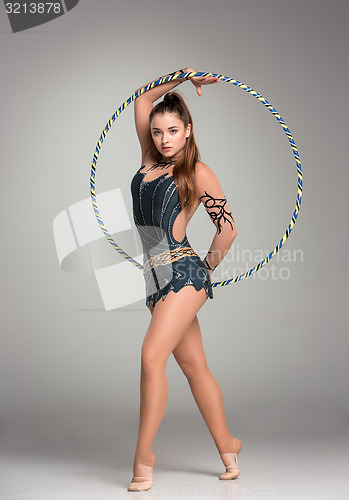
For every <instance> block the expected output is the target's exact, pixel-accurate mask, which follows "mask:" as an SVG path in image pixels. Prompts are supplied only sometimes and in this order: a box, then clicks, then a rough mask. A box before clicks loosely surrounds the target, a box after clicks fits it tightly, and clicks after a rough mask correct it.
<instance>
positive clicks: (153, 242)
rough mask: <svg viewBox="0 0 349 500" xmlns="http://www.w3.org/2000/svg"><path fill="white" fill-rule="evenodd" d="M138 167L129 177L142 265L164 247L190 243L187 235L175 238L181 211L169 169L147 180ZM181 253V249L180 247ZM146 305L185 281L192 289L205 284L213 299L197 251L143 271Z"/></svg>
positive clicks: (205, 272)
mask: <svg viewBox="0 0 349 500" xmlns="http://www.w3.org/2000/svg"><path fill="white" fill-rule="evenodd" d="M142 168H143V167H140V168H139V169H138V171H137V172H136V174H135V175H134V177H133V178H132V181H131V194H132V200H133V219H134V222H135V225H136V227H137V230H138V233H139V235H140V238H141V241H142V246H143V265H144V263H145V262H146V261H147V260H148V259H150V257H154V256H156V255H158V254H160V253H163V252H165V251H167V250H177V251H178V250H179V251H181V250H180V249H182V248H186V247H190V248H191V245H190V243H189V241H188V238H187V235H186V234H185V236H184V238H183V240H182V241H177V240H175V238H174V236H173V225H174V222H175V220H176V217H177V216H178V214H179V213H180V212H181V206H180V203H179V195H178V191H177V188H176V185H175V183H174V180H173V176H172V175H169V172H166V173H164V174H161V175H159V176H158V177H156V178H155V179H152V180H150V181H144V180H143V178H144V176H145V175H146V173H145V172H141V171H140V170H141V169H142ZM181 252H182V253H185V250H182V251H181ZM144 279H145V289H146V306H147V307H148V308H149V305H150V302H151V303H152V304H153V306H155V304H156V302H157V301H158V300H159V299H160V298H161V297H162V300H164V299H165V297H166V296H167V294H168V293H169V292H170V291H171V290H174V291H175V292H178V291H179V290H181V289H182V288H183V287H184V286H186V285H192V286H194V287H195V289H196V290H200V289H201V288H205V291H206V293H207V296H208V297H209V298H210V299H213V292H212V285H211V280H210V276H209V274H208V271H207V268H206V266H205V264H204V263H203V261H202V260H201V259H200V257H199V256H198V255H196V254H195V255H185V256H184V257H181V258H179V259H178V260H175V261H173V262H170V263H169V264H166V265H158V266H157V267H155V268H151V269H149V270H148V271H147V272H145V274H144Z"/></svg>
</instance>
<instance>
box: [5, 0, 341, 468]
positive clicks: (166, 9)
mask: <svg viewBox="0 0 349 500" xmlns="http://www.w3.org/2000/svg"><path fill="white" fill-rule="evenodd" d="M259 7H262V8H259ZM0 13H1V16H0V22H1V24H0V37H1V43H0V53H1V80H0V85H1V91H2V92H1V95H2V98H1V101H2V104H1V109H2V112H1V138H2V153H1V172H2V221H3V223H2V227H3V237H2V245H1V251H2V300H1V309H2V321H1V382H0V384H1V385H0V390H1V393H0V397H1V409H0V439H1V441H2V449H3V450H4V451H5V452H8V453H15V452H18V453H20V452H21V451H22V452H23V453H24V452H25V451H29V450H40V449H44V450H48V452H49V451H50V450H51V452H52V453H53V452H54V453H59V452H60V451H61V452H62V454H64V449H65V447H66V445H67V443H69V442H70V443H71V442H74V443H78V444H79V443H80V445H81V446H82V447H83V446H84V445H83V444H82V443H85V444H86V443H88V444H93V450H94V453H100V454H101V456H102V455H103V453H104V452H103V450H105V447H108V446H110V449H111V448H113V449H114V453H115V456H116V457H118V456H119V453H120V454H121V453H123V454H124V456H125V455H127V457H128V459H130V457H132V453H133V450H134V446H135V443H136V431H137V424H138V409H139V376H140V350H141V345H142V340H143V337H144V335H145V333H146V330H147V326H148V324H149V321H150V313H149V311H148V310H147V309H146V307H145V303H144V298H141V299H139V300H137V301H136V302H133V303H130V304H127V305H125V306H123V307H116V308H114V309H111V310H109V311H106V310H105V308H104V304H103V301H102V297H101V293H100V290H99V288H98V285H97V282H96V277H95V276H94V274H93V273H88V272H80V271H79V270H78V268H75V271H74V269H72V270H70V271H66V270H64V269H62V268H61V266H60V264H59V261H58V257H57V249H56V246H55V240H54V234H53V221H54V219H55V217H56V216H57V214H59V213H60V212H62V211H63V210H66V209H67V208H68V207H70V206H72V205H73V204H75V203H77V202H79V201H81V200H85V199H87V198H88V197H89V174H90V165H91V160H92V155H93V152H94V148H95V145H96V142H97V140H98V137H99V135H100V133H101V131H102V130H103V128H104V126H105V125H106V123H107V121H108V119H109V118H110V117H111V116H112V114H113V113H114V111H115V110H116V109H117V107H118V106H119V105H120V104H121V103H122V102H123V101H124V100H125V99H126V98H128V97H129V96H130V95H131V94H132V93H133V92H134V91H135V90H136V89H137V88H138V87H140V86H141V85H143V84H146V83H147V82H149V81H151V80H153V79H155V78H157V77H159V76H161V75H164V74H166V73H167V72H171V71H174V70H176V69H178V68H182V67H185V66H191V67H193V68H195V69H197V70H198V71H211V72H216V73H221V74H223V75H226V76H230V77H231V78H234V79H236V80H238V81H241V82H243V83H245V84H246V85H248V86H250V87H252V88H253V89H254V90H256V91H257V92H259V93H260V94H261V95H262V96H263V97H264V98H266V99H267V100H268V101H269V102H270V103H271V104H272V105H273V106H274V107H275V108H276V109H277V111H278V112H279V113H280V115H281V117H282V118H283V119H284V120H285V122H286V124H287V126H288V127H289V129H290V131H291V133H292V134H293V137H294V139H295V141H296V144H297V146H298V150H299V154H300V158H301V161H302V168H303V173H304V176H303V181H304V192H303V199H302V205H301V209H300V214H299V217H298V220H297V223H296V225H295V226H294V228H293V231H292V233H291V235H290V237H289V238H288V240H287V241H286V243H285V245H284V247H283V249H282V250H281V251H280V254H279V255H278V256H275V257H274V258H273V259H272V260H271V261H270V263H269V264H268V265H267V266H265V269H262V270H261V271H260V272H259V273H255V274H254V275H253V276H251V277H250V278H248V279H243V280H241V281H240V282H239V283H236V284H231V285H229V286H226V287H222V288H214V290H213V291H214V300H208V301H207V302H206V304H205V305H204V307H203V308H202V310H201V311H200V312H199V315H198V317H199V322H200V325H201V330H202V336H203V341H204V347H205V351H206V354H207V359H208V364H209V366H210V368H211V370H212V372H213V373H214V375H215V376H216V378H217V380H218V381H219V383H220V385H221V388H222V391H223V397H224V402H225V408H226V411H227V418H228V420H229V425H230V428H231V432H232V433H233V434H235V435H236V436H238V437H240V438H241V439H249V438H250V437H253V438H256V439H257V438H258V437H260V436H261V435H263V436H266V435H267V436H270V437H271V438H275V439H276V438H278V439H279V438H280V439H281V437H282V436H286V435H287V436H295V437H298V436H302V437H308V438H313V437H314V438H317V437H321V436H324V435H326V436H328V435H332V434H340V433H343V435H346V436H347V424H348V419H349V413H348V399H347V392H346V387H347V380H348V363H347V357H348V335H347V318H348V317H347V306H348V284H347V283H348V281H347V278H348V275H347V269H346V259H347V249H348V236H347V231H346V224H347V214H348V210H347V199H348V180H349V176H348V170H347V135H348V134H347V132H348V127H347V111H348V99H347V96H346V91H347V88H346V85H347V81H348V76H349V74H348V73H349V71H348V64H347V47H348V35H347V30H346V27H347V20H348V5H347V3H346V2H344V1H343V2H342V1H331V2H329V1H322V0H313V1H310V0H306V1H303V0H293V1H279V0H265V1H257V0H247V1H244V2H238V1H228V0H217V1H215V2H212V1H210V0H189V1H188V0H186V1H184V0H177V1H176V2H168V1H163V0H161V1H160V0H153V1H151V2H139V1H136V0H129V1H128V2H112V1H102V2H94V1H92V0H84V1H80V2H79V3H78V5H76V7H74V8H73V9H72V10H71V11H70V12H68V13H66V14H65V15H63V16H61V17H59V18H58V19H55V20H53V21H51V22H49V23H47V24H43V25H41V26H40V27H37V28H33V29H28V30H24V31H21V32H18V33H12V32H11V30H10V27H9V21H8V19H7V17H6V13H5V8H4V5H3V4H1V5H0ZM177 90H179V91H180V92H181V93H182V95H183V96H184V97H185V98H186V99H187V102H188V104H189V107H190V109H191V111H192V114H193V118H194V131H195V135H196V138H197V142H198V145H199V149H200V153H201V158H202V160H203V161H204V162H205V163H207V164H208V165H209V166H210V167H211V168H212V169H213V170H214V171H215V172H216V174H217V176H218V178H219V180H220V181H221V185H222V187H223V190H224V192H225V195H226V197H227V199H228V202H229V205H230V207H231V209H232V212H233V215H234V218H235V220H236V224H237V228H238V231H239V234H238V236H237V238H236V240H235V242H234V244H233V247H234V248H233V249H232V251H231V252H232V255H231V258H230V260H229V261H228V260H227V261H225V262H223V263H222V264H221V266H219V268H218V269H217V270H216V271H215V273H214V274H213V279H214V280H217V281H218V280H219V279H220V277H221V276H225V277H226V276H227V275H228V276H230V277H231V276H235V275H236V274H240V272H242V271H240V269H242V270H243V271H245V270H248V269H250V268H251V267H252V266H253V265H255V264H256V263H257V262H259V261H260V260H262V258H264V256H265V255H267V254H268V253H269V252H270V251H271V250H272V249H273V248H274V246H275V245H276V244H277V243H278V242H279V241H280V239H281V237H282V235H283V234H284V232H285V230H286V227H287V226H288V224H289V222H290V219H291V215H292V213H293V211H294V207H295V199H296V196H297V174H296V166H295V161H294V157H293V154H292V150H291V148H290V145H289V142H288V140H287V138H286V135H285V133H284V131H283V130H282V128H281V126H280V125H279V124H278V123H277V121H276V120H275V118H274V117H273V116H272V114H271V113H270V112H269V111H268V110H267V108H266V107H265V106H264V105H263V104H261V103H260V102H259V101H258V100H257V99H255V98H254V97H253V96H252V95H249V94H248V93H246V92H245V91H243V90H241V89H239V88H237V87H235V86H234V85H231V84H227V83H219V84H217V85H213V86H206V87H203V92H202V94H203V95H202V97H198V96H197V95H196V93H195V88H194V86H193V85H192V84H191V83H190V82H185V83H184V84H182V85H181V86H179V87H178V88H177ZM140 160H141V158H140V149H139V146H138V141H137V137H136V133H135V128H134V124H133V104H131V105H130V106H129V108H127V109H126V110H125V111H124V112H123V113H122V115H121V116H120V118H119V119H118V120H117V121H116V123H115V124H114V125H113V127H112V129H111V131H110V132H109V133H108V135H107V137H106V140H105V143H104V145H103V149H102V152H101V155H100V159H99V163H98V169H97V179H96V186H97V192H100V193H103V192H106V191H108V190H111V189H117V188H119V189H120V190H121V192H122V196H123V200H124V202H125V206H126V209H127V213H128V215H129V217H130V219H131V220H132V200H131V194H130V187H129V186H130V181H131V179H132V176H133V175H134V173H135V172H136V170H137V169H138V168H139V166H140ZM117 216H118V214H117V213H115V217H117ZM187 233H188V237H189V240H190V242H191V243H192V245H193V246H194V248H195V249H196V250H197V251H198V253H199V254H200V255H201V256H204V252H205V251H206V250H207V249H208V247H209V245H210V242H211V241H212V238H213V236H214V227H213V224H212V222H211V221H210V220H209V218H208V216H207V213H206V211H205V210H204V208H203V207H202V206H201V207H200V208H199V209H198V211H197V213H196V214H195V216H194V217H193V219H192V221H191V222H190V224H189V227H188V232H187ZM130 234H133V233H130ZM120 238H121V239H120V242H121V241H122V242H123V243H124V244H125V248H124V249H125V250H126V251H128V250H130V252H133V255H136V252H137V244H138V243H137V241H136V239H134V235H133V236H132V238H125V239H122V238H123V235H121V236H120ZM100 244H101V245H102V247H103V251H104V252H105V253H104V255H105V259H107V261H106V264H108V265H110V266H112V265H113V264H116V263H118V262H121V261H122V258H120V256H119V255H118V254H117V252H115V250H113V248H112V247H111V246H110V244H109V243H108V241H107V240H106V239H105V240H101V241H100ZM127 245H128V246H127ZM126 246H127V247H126ZM244 252H245V253H244ZM130 266H131V264H130ZM220 273H222V274H220ZM224 273H228V274H224ZM119 286H120V287H122V286H123V283H122V282H120V283H119ZM167 375H168V381H169V388H170V395H169V401H168V406H167V410H166V414H165V417H164V420H163V423H162V426H161V427H160V430H159V434H158V436H157V441H156V442H157V443H159V442H160V441H161V440H162V439H165V431H164V429H170V430H171V431H173V433H174V434H175V435H176V436H177V437H178V436H179V435H182V434H183V433H185V432H188V430H189V429H190V430H192V429H195V432H197V433H199V434H200V433H201V436H202V439H203V440H204V442H206V444H207V445H208V446H212V441H211V440H210V439H211V438H210V437H209V435H208V433H207V431H206V428H205V425H204V422H203V420H202V419H201V416H200V414H199V412H198V409H197V407H196V405H195V401H194V399H193V398H192V395H191V393H190V389H189V386H188V384H187V382H186V380H185V378H184V376H183V374H182V373H181V371H180V369H179V367H178V366H177V364H176V362H175V360H174V359H173V358H170V360H169V362H168V365H167ZM184 417H186V418H187V420H185V419H184ZM185 422H187V423H185ZM166 426H168V427H166ZM205 440H206V441H205ZM169 442H171V446H172V447H175V446H176V443H177V441H176V439H175V438H174V437H172V441H170V440H169ZM178 443H181V441H179V442H178ZM78 444H76V448H73V449H72V451H71V453H72V454H74V450H75V453H76V455H79V451H78V448H79V446H78ZM91 449H92V448H91ZM91 449H90V448H88V450H89V453H90V451H91ZM211 451H212V448H211Z"/></svg>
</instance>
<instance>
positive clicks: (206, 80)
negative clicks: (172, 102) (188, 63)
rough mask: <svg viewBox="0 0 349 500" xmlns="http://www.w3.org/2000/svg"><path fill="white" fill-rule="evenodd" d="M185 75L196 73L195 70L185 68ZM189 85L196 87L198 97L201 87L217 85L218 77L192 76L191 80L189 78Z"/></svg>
mask: <svg viewBox="0 0 349 500" xmlns="http://www.w3.org/2000/svg"><path fill="white" fill-rule="evenodd" d="M185 72H186V73H193V72H195V73H197V71H196V70H195V69H192V68H185ZM189 80H190V81H191V83H192V84H193V85H194V86H195V87H196V93H197V95H198V96H201V95H202V93H201V85H210V84H211V83H218V82H219V81H220V80H218V76H194V77H193V78H189Z"/></svg>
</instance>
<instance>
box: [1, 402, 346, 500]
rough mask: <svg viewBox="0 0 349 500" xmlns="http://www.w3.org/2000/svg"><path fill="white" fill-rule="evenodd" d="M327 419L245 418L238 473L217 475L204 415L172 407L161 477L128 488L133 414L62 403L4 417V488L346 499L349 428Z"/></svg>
mask: <svg viewBox="0 0 349 500" xmlns="http://www.w3.org/2000/svg"><path fill="white" fill-rule="evenodd" d="M261 417H262V418H263V413H262V414H261ZM317 423H319V422H317ZM328 423H329V425H328V426H327V428H326V426H323V427H322V429H323V430H324V431H325V432H324V435H322V430H321V426H316V425H315V426H313V427H312V426H311V425H309V423H308V424H307V425H305V426H304V428H303V433H301V432H295V433H294V435H293V431H294V429H293V428H292V424H291V425H287V428H286V429H285V431H284V432H281V429H280V427H278V426H274V427H273V426H270V425H268V424H270V422H266V421H265V420H264V421H263V422H262V423H261V425H260V426H259V429H255V430H254V432H252V431H251V430H249V429H248V427H249V426H248V425H245V426H244V425H240V428H241V430H240V433H239V434H236V435H237V436H238V437H240V439H241V440H242V441H243V448H242V450H241V453H240V454H239V465H240V469H241V474H240V477H239V478H238V479H236V480H233V481H220V480H219V479H218V475H219V474H221V473H222V472H224V466H223V464H222V463H221V460H220V458H219V455H218V452H217V450H216V447H215V445H214V443H213V440H212V438H211V436H210V434H209V433H208V432H207V429H206V427H205V424H204V422H203V421H202V419H201V420H200V416H199V415H197V414H196V415H193V414H192V415H188V416H187V417H186V418H183V414H178V415H177V416H176V415H175V414H174V413H171V414H166V416H165V418H164V420H163V422H162V423H161V426H160V429H159V432H158V435H157V437H156V441H155V442H154V447H153V449H154V453H155V454H156V465H155V468H154V486H153V488H152V489H151V490H149V491H148V492H144V493H131V492H128V491H127V485H128V483H129V481H130V480H131V476H132V461H133V451H134V445H135V438H136V436H135V434H134V429H135V428H136V427H137V420H136V419H135V415H134V414H133V415H130V416H129V418H125V416H124V419H123V421H122V422H121V420H120V419H118V420H117V422H116V423H115V422H113V421H112V419H110V417H109V416H108V418H106V417H105V416H104V417H103V416H101V415H100V414H99V413H98V412H97V411H96V412H95V414H93V412H91V411H90V413H88V412H86V413H84V412H83V411H82V412H81V413H80V414H79V413H78V412H77V413H76V414H75V415H70V417H68V415H66V417H65V419H64V411H62V413H61V415H60V416H59V415H56V416H55V417H54V416H53V415H50V414H49V413H47V414H46V415H45V418H42V419H40V417H38V416H37V417H36V418H35V419H33V418H31V417H27V418H25V419H24V418H23V415H22V416H21V415H18V416H17V417H16V418H12V419H11V421H7V420H6V419H5V421H4V420H3V421H2V432H1V435H2V442H1V450H2V451H1V483H0V492H1V495H0V498H1V499H2V500H15V499H26V500H41V499H45V500H48V499H50V500H51V499H52V500H55V499H60V500H61V499H66V498H67V499H69V500H78V499H84V500H92V499H96V500H97V499H98V500H103V499H106V500H107V499H115V498H123V497H124V496H125V498H129V497H130V496H133V495H136V497H135V498H139V497H140V496H142V495H147V496H154V497H157V498H158V497H160V498H167V497H177V498H178V497H179V498H182V497H184V498H198V497H199V498H200V497H203V498H229V497H248V498H264V497H267V498H302V499H308V498H309V499H310V498H311V499H313V498H331V499H332V500H335V499H337V498H338V499H348V498H349V484H348V483H349V481H348V477H349V474H348V471H349V467H348V465H349V446H348V444H349V436H348V430H347V427H346V426H345V422H344V423H343V426H341V425H340V423H339V422H337V423H336V425H335V426H334V425H330V422H328ZM332 424H333V422H332ZM285 427H286V426H285ZM273 429H274V430H273ZM330 429H332V432H331V431H330ZM258 434H259V435H258Z"/></svg>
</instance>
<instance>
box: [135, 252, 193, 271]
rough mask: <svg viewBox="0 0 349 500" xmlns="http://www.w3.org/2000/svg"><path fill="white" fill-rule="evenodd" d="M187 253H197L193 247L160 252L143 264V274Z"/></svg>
mask: <svg viewBox="0 0 349 500" xmlns="http://www.w3.org/2000/svg"><path fill="white" fill-rule="evenodd" d="M186 255H197V253H195V252H194V250H193V249H192V248H191V247H182V248H177V249H174V250H166V252H163V253H159V254H158V255H154V256H153V257H150V259H149V260H147V261H146V263H145V264H144V266H143V274H145V273H147V272H148V271H149V270H150V269H154V267H157V266H163V265H166V264H169V263H170V262H174V261H175V260H179V259H181V258H182V257H185V256H186Z"/></svg>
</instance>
